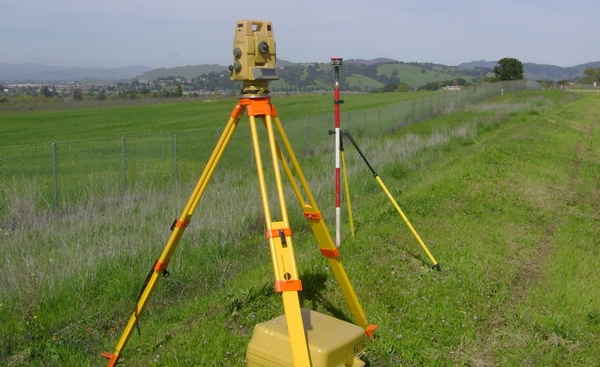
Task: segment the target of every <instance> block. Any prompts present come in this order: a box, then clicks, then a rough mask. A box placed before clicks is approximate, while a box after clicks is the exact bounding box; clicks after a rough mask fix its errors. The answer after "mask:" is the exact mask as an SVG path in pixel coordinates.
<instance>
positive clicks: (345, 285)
mask: <svg viewBox="0 0 600 367" xmlns="http://www.w3.org/2000/svg"><path fill="white" fill-rule="evenodd" d="M273 111H274V112H275V108H274V107H273ZM274 122H275V127H276V128H277V131H278V133H279V136H280V137H281V141H282V144H283V146H284V148H285V151H286V153H287V155H288V157H289V160H290V161H291V163H292V166H293V168H294V171H295V172H296V176H297V178H298V180H299V181H300V186H302V188H303V189H304V192H305V194H306V196H307V199H308V203H307V202H306V201H305V200H304V198H303V196H302V193H301V192H300V189H299V187H298V185H296V184H295V183H294V182H295V178H294V176H293V173H292V170H291V169H290V167H289V165H288V163H287V162H286V160H285V157H284V156H283V154H282V153H281V149H280V147H279V146H278V148H277V149H278V155H279V158H280V161H281V163H282V165H283V167H284V169H285V171H286V174H287V175H288V178H289V181H290V182H291V183H292V186H293V187H294V191H295V192H296V195H297V196H298V201H299V202H300V205H301V206H302V209H303V211H304V217H305V218H306V219H307V220H308V223H309V225H310V228H311V230H312V231H313V234H314V235H315V238H316V240H317V242H318V244H319V247H320V250H321V254H323V255H324V256H325V257H327V261H328V263H329V266H330V267H331V269H332V271H333V274H334V276H335V279H336V281H337V283H338V285H339V286H340V289H341V291H342V294H343V295H344V298H345V300H346V303H347V304H348V307H349V309H350V312H351V313H352V316H353V317H354V320H355V322H356V324H357V325H359V326H360V327H362V328H363V329H364V330H365V334H366V335H367V336H369V338H370V339H373V338H374V335H373V333H374V331H375V329H376V328H377V325H375V324H369V323H368V322H367V318H366V316H365V313H364V311H363V309H362V307H361V305H360V303H359V302H358V298H357V297H356V293H355V292H354V289H353V288H352V284H350V280H349V279H348V275H347V274H346V271H345V270H344V267H343V266H342V262H341V261H340V252H339V249H338V248H337V246H336V245H335V243H334V241H333V238H332V237H331V234H330V233H329V230H328V229H327V225H326V224H325V221H324V220H323V217H322V215H321V211H320V210H319V208H318V206H317V203H316V201H315V199H314V197H313V195H312V193H311V191H310V189H309V187H308V183H307V181H306V178H305V177H304V174H303V173H302V169H301V168H300V164H299V163H298V159H297V158H296V155H295V154H294V151H293V149H292V146H291V144H290V142H289V140H288V138H287V135H286V134H285V131H284V130H283V125H282V124H281V121H280V120H279V118H278V117H277V115H276V114H275V113H274Z"/></svg>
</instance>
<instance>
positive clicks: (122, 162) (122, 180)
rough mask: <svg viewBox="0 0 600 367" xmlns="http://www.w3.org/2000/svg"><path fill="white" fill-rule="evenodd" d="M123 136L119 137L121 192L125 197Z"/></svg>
mask: <svg viewBox="0 0 600 367" xmlns="http://www.w3.org/2000/svg"><path fill="white" fill-rule="evenodd" d="M125 184H126V181H125V136H121V190H122V191H123V195H125V189H126V186H125Z"/></svg>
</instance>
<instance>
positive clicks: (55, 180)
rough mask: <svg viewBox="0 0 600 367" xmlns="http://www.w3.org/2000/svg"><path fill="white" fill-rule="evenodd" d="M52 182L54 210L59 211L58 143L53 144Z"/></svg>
mask: <svg viewBox="0 0 600 367" xmlns="http://www.w3.org/2000/svg"><path fill="white" fill-rule="evenodd" d="M52 181H53V193H54V209H55V210H57V209H58V169H57V167H56V142H52Z"/></svg>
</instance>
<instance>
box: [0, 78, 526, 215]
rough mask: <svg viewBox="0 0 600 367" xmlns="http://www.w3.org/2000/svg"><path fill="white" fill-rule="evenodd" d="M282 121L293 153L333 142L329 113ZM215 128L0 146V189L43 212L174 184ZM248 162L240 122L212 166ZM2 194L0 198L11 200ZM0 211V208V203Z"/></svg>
mask: <svg viewBox="0 0 600 367" xmlns="http://www.w3.org/2000/svg"><path fill="white" fill-rule="evenodd" d="M533 88H537V83H534V82H530V81H513V82H503V83H493V84H487V85H482V86H478V87H476V88H469V89H461V90H454V91H441V92H439V93H437V94H434V95H429V96H427V97H423V98H419V99H413V100H409V101H404V102H400V103H396V104H392V105H389V106H387V107H383V108H378V109H373V110H364V111H352V112H342V114H341V116H340V120H341V121H340V124H341V126H342V128H343V129H347V130H350V131H351V132H352V134H353V135H354V136H356V137H361V136H377V135H381V134H385V133H386V132H390V131H394V130H396V129H398V128H400V127H402V126H403V125H406V124H410V123H414V122H416V121H420V120H424V119H427V118H430V117H432V116H435V115H439V114H442V113H445V112H448V111H452V110H456V109H457V108H461V107H463V106H465V105H467V104H473V103H477V102H479V101H482V100H484V99H488V98H491V97H494V96H497V95H500V94H502V93H508V92H513V91H517V90H523V89H533ZM282 123H283V126H284V130H285V132H286V134H287V136H288V138H289V140H290V142H291V144H292V145H293V149H294V152H295V153H296V155H297V156H299V157H301V156H306V155H311V154H314V153H315V152H317V151H319V149H322V148H323V147H327V146H330V145H331V144H332V142H333V139H332V138H331V137H330V136H329V134H328V131H329V130H330V129H331V128H332V126H333V113H329V114H325V115H313V116H306V117H301V118H295V119H290V120H285V119H282ZM220 133H221V131H220V129H212V130H210V129H202V130H200V129H199V130H190V131H180V132H172V133H160V134H148V135H139V136H122V137H118V138H107V139H96V140H85V141H72V142H61V143H49V144H38V145H26V146H13V147H5V148H0V187H1V188H3V190H2V191H3V193H2V194H3V195H6V196H9V195H15V196H21V195H26V196H29V200H32V201H33V202H35V205H36V207H38V208H40V209H43V210H54V209H59V208H62V209H65V208H68V207H69V206H71V205H73V204H83V203H85V202H86V201H87V200H89V199H90V198H92V197H102V196H105V195H115V194H123V193H126V192H127V191H128V190H132V189H137V188H140V187H141V188H145V189H150V190H154V189H159V190H168V189H177V188H178V187H179V185H180V184H182V183H189V182H190V181H191V180H192V181H195V180H197V179H198V177H199V175H200V173H201V171H202V169H203V168H204V165H205V163H206V162H207V160H208V158H209V156H210V154H211V152H212V150H213V148H214V147H215V144H216V142H217V140H218V138H219V136H220ZM240 135H241V137H240ZM252 160H253V155H252V150H251V139H250V133H249V131H248V129H244V128H242V126H240V127H238V129H237V131H236V133H235V139H232V141H231V142H230V144H229V145H228V147H227V150H226V151H225V154H224V155H223V157H222V158H221V160H220V164H219V169H223V166H225V168H226V169H231V168H234V169H248V170H249V169H250V168H252V165H253V163H252ZM217 175H218V171H217ZM4 200H5V201H0V204H1V203H5V204H6V203H8V202H9V201H10V200H11V198H8V197H5V198H4ZM0 214H3V215H4V214H6V213H5V210H4V208H0Z"/></svg>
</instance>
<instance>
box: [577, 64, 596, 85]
mask: <svg viewBox="0 0 600 367" xmlns="http://www.w3.org/2000/svg"><path fill="white" fill-rule="evenodd" d="M583 73H584V74H585V77H584V78H581V79H580V80H579V82H580V83H583V84H594V82H596V84H598V83H599V82H600V68H595V69H594V68H587V69H585V70H584V71H583Z"/></svg>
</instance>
